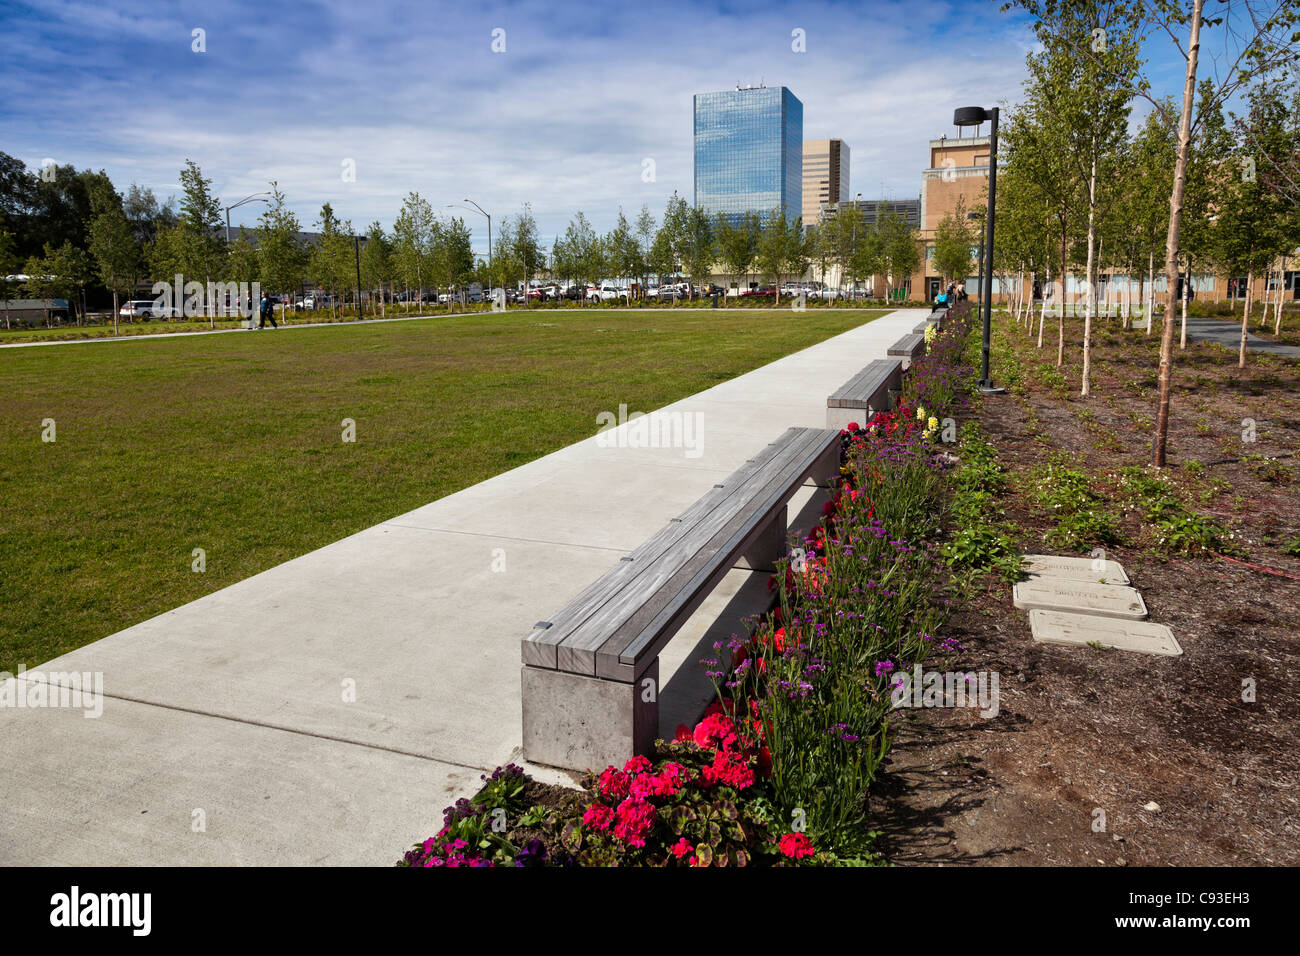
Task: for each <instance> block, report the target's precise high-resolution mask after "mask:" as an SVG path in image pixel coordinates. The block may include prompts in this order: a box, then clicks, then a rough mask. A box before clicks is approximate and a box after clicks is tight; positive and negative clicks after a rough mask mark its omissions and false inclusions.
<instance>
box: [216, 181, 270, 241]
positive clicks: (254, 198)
mask: <svg viewBox="0 0 1300 956" xmlns="http://www.w3.org/2000/svg"><path fill="white" fill-rule="evenodd" d="M269 195H271V194H270V193H253V195H251V196H245V197H244V198H243V199H241V200H239V202H237V203H235V204H234V205H231V206H226V207H225V210H226V245H230V210H232V209H238V208H239V207H240V206H242V205H243V204H244V203H246V202H269V200H266V199H258V198H257V197H259V196H269Z"/></svg>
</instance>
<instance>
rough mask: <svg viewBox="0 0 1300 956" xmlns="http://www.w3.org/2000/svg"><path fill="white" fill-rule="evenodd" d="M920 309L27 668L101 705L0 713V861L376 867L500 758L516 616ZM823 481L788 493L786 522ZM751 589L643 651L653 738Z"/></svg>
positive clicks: (751, 604) (754, 598) (515, 671)
mask: <svg viewBox="0 0 1300 956" xmlns="http://www.w3.org/2000/svg"><path fill="white" fill-rule="evenodd" d="M926 314H927V310H924V309H919V310H918V309H914V310H906V311H897V312H893V313H890V314H888V315H886V316H884V317H882V318H879V319H877V320H875V321H873V322H868V323H867V324H865V325H861V326H859V327H857V328H855V329H852V330H851V331H849V332H846V333H843V334H842V335H839V336H836V337H835V338H832V339H829V340H827V341H825V342H821V343H819V344H817V345H815V346H812V347H811V348H808V349H804V350H803V351H801V352H797V353H795V354H793V355H789V356H787V357H785V358H783V359H780V360H778V361H775V362H772V363H771V364H769V365H766V366H763V367H762V368H759V369H755V370H754V371H752V372H749V373H748V374H745V375H742V376H739V377H738V378H735V379H732V380H730V381H727V382H723V383H721V384H719V385H717V386H714V387H713V388H710V389H708V390H706V391H704V392H700V393H698V394H696V395H692V396H690V397H688V398H686V399H683V400H682V401H680V402H676V403H674V404H673V405H670V406H667V408H665V409H663V410H662V411H663V412H665V413H681V414H682V415H687V414H690V415H693V416H698V417H697V418H696V419H695V422H696V424H697V425H698V428H699V431H698V436H699V437H700V439H701V441H700V442H699V443H698V444H694V445H693V447H690V448H682V447H677V448H662V447H661V448H653V447H652V448H645V447H628V445H629V444H630V442H629V441H627V440H626V438H627V435H628V428H627V426H622V427H620V428H619V429H618V430H617V431H616V432H612V433H607V434H606V435H605V436H604V437H603V438H602V439H601V440H599V441H598V440H597V439H596V438H594V437H593V438H591V439H587V440H585V441H582V442H578V443H576V444H574V445H570V446H568V447H566V448H563V449H561V450H559V451H557V452H555V453H553V454H551V455H547V456H546V457H544V458H540V459H538V460H536V461H533V462H530V463H529V464H527V465H524V466H523V467H520V468H516V469H514V470H512V471H508V472H505V473H503V474H501V475H498V476H496V477H494V478H491V479H489V480H487V481H484V482H482V483H480V484H477V485H474V486H472V487H470V488H466V489H464V490H462V491H460V492H457V493H456V494H453V495H449V496H447V497H445V498H441V499H439V500H437V501H434V502H432V503H430V504H427V505H425V506H423V507H421V508H417V509H415V510H414V511H411V512H408V513H406V514H403V515H400V516H398V517H396V518H393V519H392V520H390V521H385V522H383V523H382V524H379V525H376V526H375V527H372V528H369V529H367V530H365V531H362V532H360V533H358V534H355V535H352V536H351V537H348V538H345V539H343V540H341V541H337V542H335V543H333V544H331V545H328V546H327V547H324V548H321V549H319V550H317V551H313V552H311V553H310V554H306V555H303V556H302V557H299V558H296V559H294V560H292V561H289V562H287V563H285V564H282V565H279V566H278V567H275V568H272V569H270V570H268V571H265V572H263V573H261V574H258V575H255V576H254V577H251V578H249V579H247V580H245V581H241V582H239V583H238V584H235V585H232V586H231V587H228V588H225V589H223V590H221V591H218V592H216V593H213V594H210V595H208V596H206V597H204V598H201V599H200V600H197V601H194V602H192V603H190V604H187V605H184V606H183V607H179V608H176V609H175V610H173V611H169V612H167V613H166V614H162V615H160V616H158V617H156V618H153V619H151V620H148V621H144V622H142V623H140V624H137V625H135V626H134V627H131V628H128V629H127V630H124V631H121V632H119V633H117V634H114V635H112V636H110V637H106V638H104V639H103V640H100V641H97V642H95V643H94V644H90V645H87V646H86V647H83V648H80V649H78V650H76V651H73V652H72V653H69V654H67V655H64V656H63V657H61V658H58V659H57V660H55V661H51V662H48V663H46V664H43V665H41V666H40V667H39V668H35V667H33V670H37V669H38V670H39V671H40V672H41V674H39V675H33V674H30V673H29V674H28V675H26V676H25V677H24V679H23V680H22V681H20V682H17V684H16V685H15V686H16V687H17V688H18V689H20V690H24V691H26V692H29V693H30V692H31V689H32V688H33V687H36V686H37V685H41V684H42V682H48V681H49V680H51V679H52V678H51V676H50V675H51V674H53V673H54V672H74V671H75V672H88V673H91V674H95V673H101V674H102V678H103V691H104V694H105V699H104V700H103V702H102V703H103V708H102V714H101V715H100V716H97V717H96V716H85V715H84V714H83V710H80V709H75V708H71V707H58V708H53V707H14V708H0V766H3V767H4V772H3V773H0V864H5V865H23V864H80V865H85V864H95V865H132V864H148V865H155V864H182V865H183V864H288V865H317V864H323V865H340V864H367V865H388V864H391V863H392V862H393V861H394V860H395V859H396V858H397V857H398V856H399V855H400V853H401V852H402V851H403V850H404V849H405V848H406V847H407V846H409V845H410V844H412V843H414V842H416V841H417V840H420V839H423V838H425V837H427V836H429V835H431V834H432V833H433V832H435V831H436V830H437V829H438V828H439V826H440V825H441V820H440V818H439V817H438V811H439V810H440V809H441V808H442V807H444V806H446V805H448V804H450V803H452V802H454V801H455V800H456V799H457V798H458V797H462V796H468V795H470V794H471V793H473V792H474V791H475V790H476V789H477V788H478V786H479V784H480V780H479V777H480V774H482V773H484V772H490V771H491V770H492V768H494V767H496V766H497V765H498V764H502V763H505V762H507V761H510V760H512V759H513V760H516V761H517V762H518V760H519V753H520V738H521V709H520V640H521V638H522V637H523V636H524V635H525V634H527V633H528V632H529V630H530V629H531V628H532V626H533V625H534V624H535V622H537V621H539V620H543V619H545V618H546V616H547V615H548V614H550V613H552V612H554V611H555V610H556V609H558V608H559V607H561V606H562V605H563V604H564V603H565V602H566V601H567V600H569V599H570V598H571V597H573V596H574V595H575V594H577V593H578V592H579V591H581V590H582V589H583V588H584V587H586V586H587V585H588V584H590V583H591V582H592V581H594V580H595V579H596V578H597V577H599V576H600V575H601V574H602V573H604V572H605V571H606V570H608V568H609V567H610V566H611V565H613V564H614V563H616V562H617V561H618V560H619V558H620V557H621V556H622V555H624V554H626V553H627V552H629V551H631V550H632V549H634V548H635V547H636V546H637V545H638V544H640V543H641V542H642V541H643V540H645V539H646V538H647V537H649V536H650V535H651V534H653V533H654V532H655V531H657V530H658V529H659V528H660V527H662V526H663V524H664V523H665V522H666V521H667V520H668V519H669V518H671V517H674V516H676V515H677V514H679V513H680V512H682V511H683V510H685V508H686V507H687V506H688V505H690V504H691V503H692V502H693V501H695V500H696V499H697V498H699V497H700V496H701V495H702V494H703V493H704V492H706V491H708V490H709V489H710V488H711V487H712V486H713V485H714V484H715V483H716V482H718V481H720V480H722V479H723V478H725V477H726V476H727V475H728V474H730V473H731V472H732V471H734V470H735V469H736V468H737V467H738V466H740V465H741V464H742V463H743V462H744V461H745V460H746V459H748V458H750V457H752V456H753V455H754V454H755V453H756V452H757V451H759V450H760V449H761V448H762V447H763V445H764V444H766V443H767V442H770V441H772V440H774V439H775V438H777V437H778V436H779V435H780V434H781V433H782V432H783V431H784V430H785V429H786V428H788V427H790V426H812V427H823V426H824V424H825V420H826V397H827V396H828V395H829V394H830V393H831V392H832V391H834V390H835V389H836V388H837V387H839V386H840V385H841V384H842V383H843V382H845V381H847V380H848V379H849V378H850V377H851V376H852V375H853V374H855V373H856V372H858V371H859V370H860V369H861V368H862V367H863V366H865V365H866V364H867V363H868V362H870V361H872V360H873V359H878V358H885V357H886V352H887V350H888V348H889V346H890V345H892V344H893V343H894V342H895V341H897V340H898V338H899V337H900V336H901V335H903V334H904V333H906V332H908V331H910V330H911V329H912V327H913V326H914V325H915V324H916V323H917V322H918V321H919V320H920V319H922V318H924V317H925V315H926ZM794 320H796V321H797V317H796V319H794ZM618 405H619V398H618V396H617V395H611V396H610V397H609V406H610V411H611V412H617V411H618ZM629 411H630V412H634V411H647V412H648V411H651V409H630V410H629ZM595 428H596V425H595V422H594V421H593V429H592V430H593V433H594V432H595ZM611 439H612V440H611ZM820 494H821V493H820V492H817V493H816V494H814V491H813V489H811V488H808V489H804V490H803V491H802V492H801V497H799V498H796V499H795V501H794V502H792V505H791V515H792V516H793V515H795V514H796V513H800V522H799V523H801V524H802V526H804V527H807V526H808V525H809V524H810V523H811V520H812V519H813V518H815V517H816V516H817V515H819V513H820V504H821V499H820V498H818V497H817V496H816V495H820ZM766 584H767V576H766V575H764V574H759V573H754V572H748V571H743V570H736V571H733V572H731V573H730V575H729V576H728V577H727V578H726V579H725V580H724V581H723V583H722V584H721V585H720V586H719V588H718V589H717V590H716V591H715V592H714V594H713V596H712V597H711V598H710V599H709V600H708V601H707V602H706V603H705V604H704V605H703V606H702V607H701V608H700V610H699V611H698V612H697V613H696V615H695V616H694V617H693V618H692V619H691V620H690V621H689V622H688V623H687V625H686V626H685V627H684V628H683V629H682V630H681V631H680V632H679V634H678V635H677V637H676V638H675V639H674V640H673V642H672V643H671V644H670V645H669V646H668V648H666V649H665V651H664V652H663V654H662V655H661V657H660V673H661V688H662V690H661V725H660V726H661V732H665V731H666V732H667V733H669V734H671V732H672V730H673V728H674V727H675V726H676V723H677V722H679V721H684V720H689V719H692V717H694V716H696V715H698V712H699V710H698V708H700V707H702V706H703V703H704V701H705V700H706V699H707V696H708V694H709V691H710V688H709V685H708V684H707V682H706V681H705V679H704V677H703V670H704V668H702V667H701V666H699V664H698V661H699V659H700V658H701V657H706V656H709V655H708V652H709V651H711V649H712V642H713V641H714V640H715V639H718V638H719V637H726V636H728V635H729V634H730V633H731V632H732V631H733V630H735V629H738V628H739V625H738V621H739V618H740V617H741V616H742V615H743V614H746V613H751V612H752V611H754V610H756V609H757V608H758V606H759V604H760V602H761V601H762V600H764V599H765V598H766V595H767V591H766ZM140 586H141V587H147V586H149V585H148V582H147V581H142V582H141V584H140ZM29 666H30V665H29ZM54 679H55V680H57V678H54ZM543 778H547V775H546V774H545V773H543ZM549 778H550V779H557V780H558V779H565V778H563V777H561V776H559V772H558V771H552V772H550V775H549Z"/></svg>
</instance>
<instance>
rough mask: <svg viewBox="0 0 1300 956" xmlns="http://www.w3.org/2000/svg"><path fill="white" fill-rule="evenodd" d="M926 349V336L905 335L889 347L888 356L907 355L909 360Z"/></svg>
mask: <svg viewBox="0 0 1300 956" xmlns="http://www.w3.org/2000/svg"><path fill="white" fill-rule="evenodd" d="M924 349H925V336H923V335H917V334H916V333H915V332H913V333H911V334H909V335H904V336H903V337H902V338H901V339H899V340H898V341H897V342H895V343H894V344H893V345H891V346H890V347H889V351H888V352H886V353H885V354H886V355H906V356H907V357H908V358H915V357H916V356H917V355H918V354H920V352H921V351H923V350H924Z"/></svg>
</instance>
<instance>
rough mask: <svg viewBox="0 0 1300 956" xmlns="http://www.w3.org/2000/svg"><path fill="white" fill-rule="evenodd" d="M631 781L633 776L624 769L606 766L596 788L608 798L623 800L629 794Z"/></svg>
mask: <svg viewBox="0 0 1300 956" xmlns="http://www.w3.org/2000/svg"><path fill="white" fill-rule="evenodd" d="M631 782H632V781H631V778H629V777H628V775H627V774H626V773H624V772H623V771H622V770H616V769H614V768H613V767H606V768H605V771H604V773H602V774H601V775H600V780H599V781H598V782H597V783H596V789H597V790H599V791H600V795H601V796H602V797H604V798H606V799H607V800H622V799H623V798H624V797H626V796H627V791H628V787H629V785H630V784H631Z"/></svg>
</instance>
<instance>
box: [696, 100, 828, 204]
mask: <svg viewBox="0 0 1300 956" xmlns="http://www.w3.org/2000/svg"><path fill="white" fill-rule="evenodd" d="M695 205H696V206H697V207H699V208H700V209H703V210H704V211H705V212H707V213H708V214H709V215H710V216H712V215H714V214H716V213H719V212H721V213H726V214H727V216H728V217H729V218H730V219H731V220H732V221H733V222H734V221H737V220H739V219H740V218H741V217H743V216H744V215H745V214H746V213H750V212H756V213H758V214H759V215H760V216H762V217H764V218H766V216H767V215H768V214H769V213H771V212H772V210H773V209H776V208H778V207H780V206H784V207H785V212H786V216H787V217H788V218H789V219H790V221H791V222H793V221H794V220H795V218H796V217H798V216H799V215H800V213H801V212H802V207H803V103H801V102H800V101H799V98H798V97H797V96H795V95H794V94H793V93H791V92H790V91H789V90H788V89H786V88H785V87H784V86H776V87H759V88H757V89H739V90H724V91H723V92H720V93H697V94H696V96H695Z"/></svg>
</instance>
